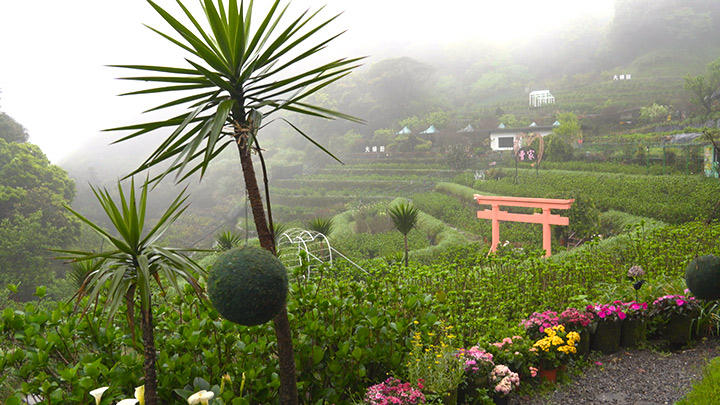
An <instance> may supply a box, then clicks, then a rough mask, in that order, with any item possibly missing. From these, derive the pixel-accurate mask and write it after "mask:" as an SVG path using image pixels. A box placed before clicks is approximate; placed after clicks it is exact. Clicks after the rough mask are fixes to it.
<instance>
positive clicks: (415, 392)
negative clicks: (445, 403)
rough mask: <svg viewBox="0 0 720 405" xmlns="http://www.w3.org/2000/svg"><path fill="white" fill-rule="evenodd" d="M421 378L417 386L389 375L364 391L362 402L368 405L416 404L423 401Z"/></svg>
mask: <svg viewBox="0 0 720 405" xmlns="http://www.w3.org/2000/svg"><path fill="white" fill-rule="evenodd" d="M422 389H423V384H422V380H418V382H417V386H415V387H413V386H412V385H410V383H407V382H406V383H404V382H402V381H400V380H398V379H397V378H394V377H390V378H388V379H387V380H385V381H383V382H381V383H380V384H375V385H373V386H371V387H369V388H368V389H367V391H366V392H365V398H364V402H363V403H365V404H368V405H386V404H399V405H416V404H424V403H425V395H423V393H422V391H421V390H422Z"/></svg>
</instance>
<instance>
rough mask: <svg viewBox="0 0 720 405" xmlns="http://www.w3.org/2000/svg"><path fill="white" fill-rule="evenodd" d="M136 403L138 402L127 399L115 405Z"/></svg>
mask: <svg viewBox="0 0 720 405" xmlns="http://www.w3.org/2000/svg"><path fill="white" fill-rule="evenodd" d="M137 403H138V400H137V399H135V398H128V399H123V400H122V401H120V402H118V403H117V405H135V404H137Z"/></svg>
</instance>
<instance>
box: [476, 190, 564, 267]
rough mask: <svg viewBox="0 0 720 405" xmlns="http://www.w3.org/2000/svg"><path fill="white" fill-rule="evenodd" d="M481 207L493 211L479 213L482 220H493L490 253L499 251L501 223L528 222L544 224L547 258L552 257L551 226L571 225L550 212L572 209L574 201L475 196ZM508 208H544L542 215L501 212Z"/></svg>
mask: <svg viewBox="0 0 720 405" xmlns="http://www.w3.org/2000/svg"><path fill="white" fill-rule="evenodd" d="M474 197H475V200H477V202H478V204H480V205H489V206H490V207H491V209H489V210H482V211H478V212H477V216H478V218H480V219H490V220H492V245H491V247H490V251H491V252H494V251H496V250H497V246H498V243H500V223H499V222H500V221H513V222H528V223H531V224H542V226H543V249H545V257H548V256H550V255H551V249H552V248H551V241H552V237H551V236H552V235H551V234H550V225H565V226H567V225H569V224H570V220H569V219H568V218H567V217H561V216H560V215H557V214H551V213H550V210H551V209H553V210H567V209H570V206H571V205H572V203H574V202H575V200H574V199H571V200H557V199H551V198H525V197H498V196H487V195H479V194H475V195H474ZM501 205H502V206H506V207H529V208H542V211H543V212H542V214H514V213H511V212H507V211H500V206H501Z"/></svg>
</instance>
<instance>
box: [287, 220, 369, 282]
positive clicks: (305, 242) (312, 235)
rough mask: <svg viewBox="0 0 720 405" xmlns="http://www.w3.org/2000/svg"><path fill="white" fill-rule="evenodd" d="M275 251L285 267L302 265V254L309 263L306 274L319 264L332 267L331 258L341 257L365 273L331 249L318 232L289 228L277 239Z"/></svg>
mask: <svg viewBox="0 0 720 405" xmlns="http://www.w3.org/2000/svg"><path fill="white" fill-rule="evenodd" d="M277 249H278V253H279V258H280V261H281V262H282V263H283V264H284V265H285V266H287V267H296V266H300V265H302V259H301V253H303V252H304V253H305V257H307V259H308V260H309V261H310V266H309V267H308V272H309V271H310V269H311V268H313V267H316V266H317V265H319V264H323V263H328V264H331V265H332V262H333V257H341V258H343V259H345V260H347V261H348V262H349V263H350V264H352V265H353V266H355V267H357V268H358V269H360V270H362V271H363V272H365V273H367V271H365V269H363V268H362V267H360V266H358V265H357V264H356V263H355V262H353V261H352V260H350V259H348V258H347V257H346V256H345V255H343V254H342V253H340V252H338V251H337V250H336V249H335V248H333V247H332V245H331V244H330V240H328V238H327V236H325V235H323V234H322V233H320V232H316V231H311V230H307V229H301V228H290V229H288V230H287V231H285V232H283V233H282V235H280V237H279V238H278V239H277ZM308 276H309V274H308Z"/></svg>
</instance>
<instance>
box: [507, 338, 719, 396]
mask: <svg viewBox="0 0 720 405" xmlns="http://www.w3.org/2000/svg"><path fill="white" fill-rule="evenodd" d="M716 356H720V347H719V342H718V341H717V340H708V341H705V342H700V343H698V344H697V345H695V347H693V348H690V349H686V350H681V351H678V352H674V353H662V352H654V351H649V350H637V351H620V352H618V353H615V354H612V355H605V356H602V357H601V358H600V359H599V360H598V361H599V362H600V363H602V365H593V366H591V367H590V368H588V369H586V370H585V372H584V373H583V374H582V375H580V376H576V377H574V378H573V381H572V382H571V383H569V384H567V385H560V386H558V387H557V388H556V390H555V391H554V392H552V393H549V394H547V395H546V396H545V397H544V398H532V399H530V398H515V400H514V401H513V402H511V403H512V404H533V405H541V404H573V405H574V404H623V405H625V404H635V405H651V404H652V405H655V404H673V403H675V401H678V400H680V399H682V398H683V397H684V396H685V394H686V393H687V392H688V391H690V388H691V386H692V383H693V382H695V381H697V380H699V379H700V378H701V376H702V368H703V366H704V365H705V364H706V362H707V361H708V360H710V359H712V358H713V357H716Z"/></svg>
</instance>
